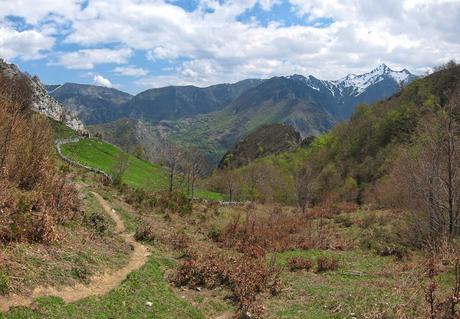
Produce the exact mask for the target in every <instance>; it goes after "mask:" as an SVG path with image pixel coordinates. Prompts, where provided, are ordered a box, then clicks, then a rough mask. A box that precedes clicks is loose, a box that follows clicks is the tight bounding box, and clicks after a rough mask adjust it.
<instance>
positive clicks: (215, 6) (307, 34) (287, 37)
mask: <svg viewBox="0 0 460 319" xmlns="http://www.w3.org/2000/svg"><path fill="white" fill-rule="evenodd" d="M285 1H289V2H290V3H291V4H292V5H293V10H294V11H295V13H296V14H297V15H298V16H299V17H303V18H304V19H309V21H310V23H312V24H313V25H303V26H299V25H294V26H286V25H282V24H276V23H270V24H269V25H268V26H266V27H265V26H263V25H261V24H258V23H246V24H245V23H242V22H239V21H237V17H238V16H239V15H240V14H241V13H243V12H245V11H246V10H247V9H250V8H251V7H253V6H254V5H255V4H256V3H257V1H256V0H233V1H219V0H201V1H200V4H199V9H198V10H196V11H194V12H187V11H185V10H183V9H181V8H180V7H178V6H174V5H172V4H168V3H166V2H165V1H164V0H151V1H140V0H90V1H89V3H88V6H87V7H86V8H85V9H84V10H81V9H80V4H81V3H82V1H80V0H73V1H72V0H62V1H56V0H21V3H22V4H24V5H20V6H19V5H17V1H12V0H11V1H2V2H1V4H0V17H2V16H5V15H7V14H12V13H13V14H14V15H20V16H24V17H26V20H27V21H29V22H30V23H37V26H36V30H38V31H37V32H41V34H42V36H43V37H45V38H48V35H53V34H55V33H57V32H61V33H62V32H63V31H62V30H65V32H68V35H66V37H65V40H64V42H65V43H66V44H76V45H78V46H80V47H85V48H86V49H80V50H77V51H75V52H61V53H58V55H57V56H54V59H55V63H58V64H61V65H64V66H65V67H67V68H73V69H92V68H94V66H96V65H97V64H103V63H116V64H125V63H128V62H129V58H130V57H131V56H132V55H133V54H134V52H136V51H137V52H136V53H139V54H140V55H145V56H146V57H147V58H148V59H149V60H150V61H152V63H153V64H155V63H158V62H161V61H168V62H170V63H172V64H173V65H174V68H173V71H170V73H168V75H157V76H148V77H147V75H142V73H143V72H142V71H141V70H134V69H142V66H139V65H136V66H129V68H130V69H129V70H128V69H125V70H122V68H123V67H122V66H120V67H119V68H118V71H119V72H117V71H115V72H116V73H119V74H123V73H126V74H128V73H130V74H132V76H144V77H145V78H144V79H141V80H138V83H140V84H142V83H144V85H147V83H151V84H152V83H157V84H158V83H181V84H196V85H208V84H213V83H217V82H224V81H236V80H240V79H243V78H247V77H269V76H274V75H284V74H290V73H301V74H313V75H315V76H318V77H320V78H325V79H334V78H338V77H341V76H343V75H345V74H347V73H351V72H355V73H356V72H362V71H367V70H369V69H370V68H373V67H374V66H376V64H378V63H381V62H385V63H387V64H389V65H390V66H391V67H395V68H400V67H407V68H408V69H410V70H412V71H415V72H417V71H419V72H421V71H423V70H424V69H426V68H427V67H430V66H433V65H436V64H440V63H442V62H444V61H446V60H448V59H450V58H454V59H457V60H460V38H459V37H458V30H460V1H458V0H437V1H435V0H385V1H381V0H285ZM15 2H16V3H15ZM279 2H280V1H279V0H259V3H260V6H261V7H262V8H263V10H270V9H271V8H274V4H276V3H279ZM35 8H36V9H35ZM208 9H212V10H208ZM49 13H53V14H52V15H51V17H50V16H49ZM324 18H330V19H331V20H332V21H333V23H332V24H330V25H327V24H326V26H321V21H322V20H321V19H324ZM318 19H320V20H319V21H320V22H318ZM44 20H53V21H54V20H56V21H57V22H56V23H54V24H53V23H52V21H51V22H50V23H46V24H44V22H43V21H44ZM323 21H324V20H323ZM66 23H67V24H70V25H71V27H69V28H68V29H66V28H64V29H63V28H62V26H63V25H65V24H66ZM319 26H321V27H319ZM65 32H64V34H67V33H65ZM0 41H1V40H0ZM107 45H111V46H113V45H116V46H119V47H121V48H124V49H106V48H105V49H94V48H101V47H102V48H103V47H105V46H107ZM42 47H43V46H42ZM44 47H46V48H49V45H48V46H44ZM88 48H91V49H88ZM2 49H3V47H2V46H1V47H0V50H2ZM3 50H5V49H3ZM35 51H36V52H40V50H38V51H37V50H35ZM13 52H14V50H13ZM9 55H10V56H11V55H13V56H14V54H12V53H11V51H10V52H9ZM183 61H185V62H183ZM168 64H169V63H168Z"/></svg>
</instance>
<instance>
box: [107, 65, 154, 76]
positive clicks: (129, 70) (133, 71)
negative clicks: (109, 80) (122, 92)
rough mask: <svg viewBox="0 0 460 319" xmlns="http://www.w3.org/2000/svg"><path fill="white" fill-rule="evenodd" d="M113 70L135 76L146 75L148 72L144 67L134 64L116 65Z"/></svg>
mask: <svg viewBox="0 0 460 319" xmlns="http://www.w3.org/2000/svg"><path fill="white" fill-rule="evenodd" d="M113 72H114V73H117V74H120V75H124V76H133V77H139V76H145V75H147V74H148V72H147V70H144V69H143V68H137V67H135V66H133V65H129V66H119V67H116V68H115V69H113Z"/></svg>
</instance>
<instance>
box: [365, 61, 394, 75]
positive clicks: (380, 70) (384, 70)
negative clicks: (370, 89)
mask: <svg viewBox="0 0 460 319" xmlns="http://www.w3.org/2000/svg"><path fill="white" fill-rule="evenodd" d="M390 72H393V70H392V69H390V68H389V67H388V66H387V65H386V64H385V63H382V64H380V65H379V66H378V67H376V68H375V69H373V70H372V71H371V72H370V73H381V74H385V73H390Z"/></svg>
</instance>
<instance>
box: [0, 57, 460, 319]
mask: <svg viewBox="0 0 460 319" xmlns="http://www.w3.org/2000/svg"><path fill="white" fill-rule="evenodd" d="M0 106H1V108H0V164H1V165H0V167H1V170H0V212H1V214H0V318H2V319H26V318H27V319H29V318H30V319H45V318H46V319H48V318H56V319H58V318H75V319H77V318H94V319H96V318H98V319H99V318H107V319H108V318H117V319H118V318H120V319H123V318H133V319H134V318H165V319H166V318H171V319H173V318H211V319H226V318H241V319H249V318H268V319H279V318H286V319H297V318H304V319H309V318H312V319H313V318H315V319H316V318H337V319H338V318H353V319H358V318H404V319H405V318H407V319H409V318H430V319H458V318H459V316H460V302H459V300H460V297H459V296H460V295H459V293H460V225H459V222H460V215H459V212H460V208H459V207H460V206H459V205H460V202H459V201H458V198H459V196H460V174H459V172H460V164H459V163H460V161H459V160H460V153H459V152H458V150H460V122H459V119H460V66H459V65H458V64H456V63H455V62H454V61H451V62H449V63H447V64H444V65H442V66H440V67H437V68H436V70H435V71H434V72H432V73H430V74H427V75H426V76H423V77H415V76H413V75H412V74H411V73H410V72H408V71H407V70H405V69H404V70H402V71H393V70H391V69H390V68H389V67H387V66H386V65H383V64H382V65H381V66H379V67H377V68H375V69H374V70H372V71H371V72H368V73H365V74H362V75H353V74H351V75H348V76H346V77H344V78H342V79H341V80H338V81H322V80H318V79H316V78H314V77H312V76H308V77H304V76H300V75H292V76H283V77H273V78H269V79H265V80H256V79H253V80H243V81H240V82H236V83H234V84H218V85H214V86H210V87H204V88H198V87H193V86H178V87H173V86H169V87H165V88H159V89H150V90H147V91H145V92H142V93H140V94H138V95H135V96H132V95H130V94H127V93H123V92H121V91H118V90H116V89H113V88H107V87H97V86H91V85H77V84H69V83H67V84H63V85H48V86H44V85H43V84H42V83H41V81H40V80H39V79H38V78H37V77H31V76H29V75H27V74H25V73H23V72H21V71H20V70H19V68H17V66H15V65H12V64H8V63H6V62H4V61H2V62H1V63H0Z"/></svg>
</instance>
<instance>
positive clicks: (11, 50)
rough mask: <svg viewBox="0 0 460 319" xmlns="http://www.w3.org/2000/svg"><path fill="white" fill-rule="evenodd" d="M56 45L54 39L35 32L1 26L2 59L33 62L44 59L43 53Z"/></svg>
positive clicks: (0, 54) (0, 53)
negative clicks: (19, 59) (18, 59)
mask: <svg viewBox="0 0 460 319" xmlns="http://www.w3.org/2000/svg"><path fill="white" fill-rule="evenodd" d="M53 45H54V38H52V37H49V36H46V35H43V34H41V33H40V32H38V31H35V30H26V31H22V32H19V31H16V30H13V29H10V28H8V27H1V26H0V57H3V58H6V59H13V58H17V57H19V58H21V59H23V60H33V59H38V58H40V57H42V53H43V51H46V50H49V49H51V48H52V47H53Z"/></svg>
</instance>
